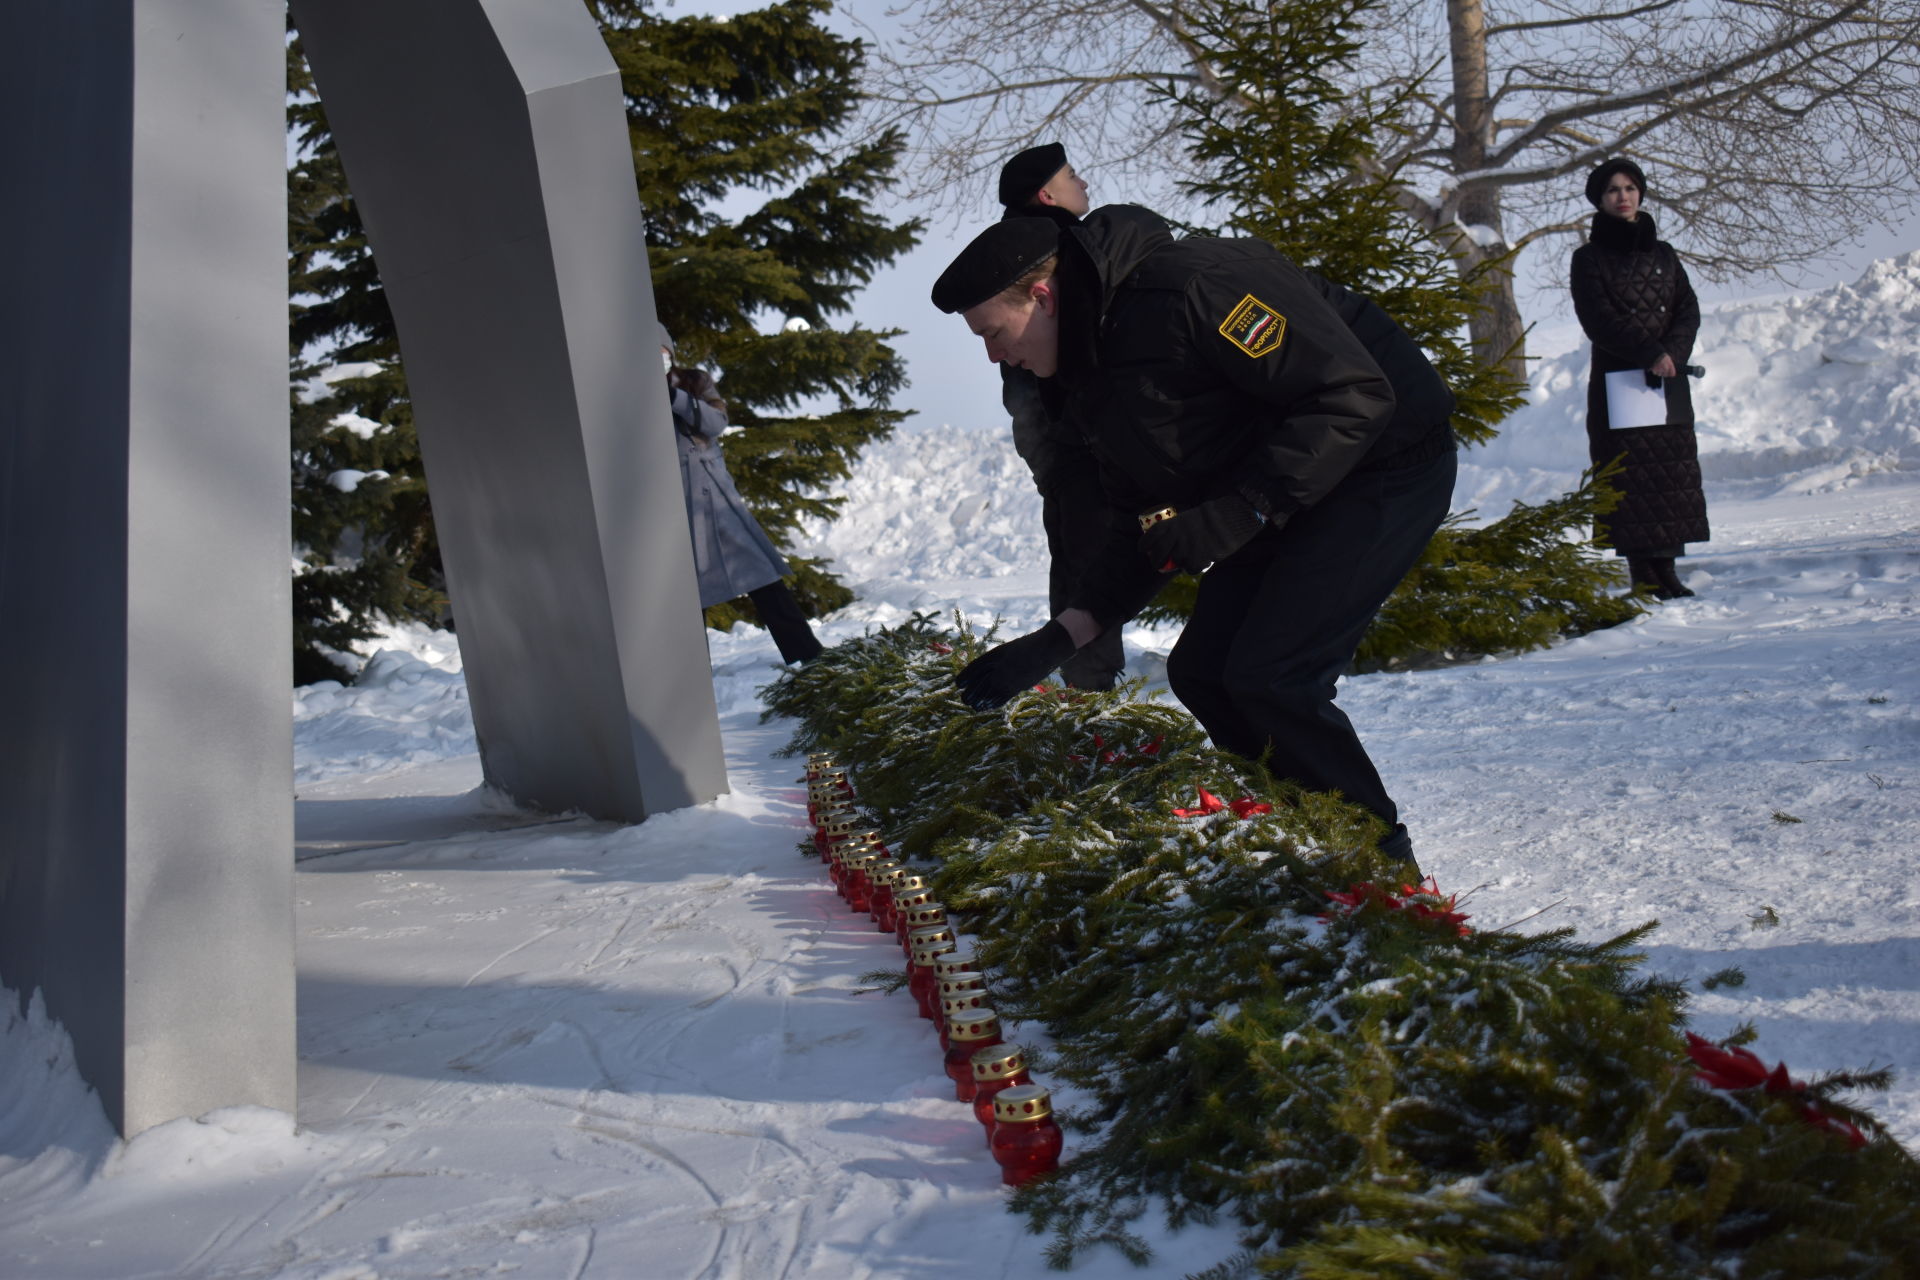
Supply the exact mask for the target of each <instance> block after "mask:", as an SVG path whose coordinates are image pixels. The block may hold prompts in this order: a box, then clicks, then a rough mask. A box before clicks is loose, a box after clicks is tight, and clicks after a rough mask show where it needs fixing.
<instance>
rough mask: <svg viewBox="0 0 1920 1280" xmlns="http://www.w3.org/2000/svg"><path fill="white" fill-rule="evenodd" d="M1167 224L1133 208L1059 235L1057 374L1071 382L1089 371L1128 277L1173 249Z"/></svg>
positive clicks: (1098, 212) (1092, 216)
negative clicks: (1104, 325) (1098, 340)
mask: <svg viewBox="0 0 1920 1280" xmlns="http://www.w3.org/2000/svg"><path fill="white" fill-rule="evenodd" d="M1173 242H1174V241H1173V232H1172V231H1171V230H1170V229H1169V228H1168V227H1167V223H1166V219H1164V218H1162V217H1161V216H1160V215H1159V214H1157V213H1155V212H1154V211H1153V210H1151V209H1144V208H1142V207H1140V206H1139V205H1137V204H1109V205H1102V206H1101V207H1100V208H1098V209H1095V210H1093V211H1092V212H1091V213H1089V214H1088V215H1087V216H1086V217H1084V218H1082V219H1081V220H1080V221H1079V222H1077V223H1075V224H1073V225H1072V226H1069V227H1064V228H1062V230H1061V233H1060V267H1059V270H1058V271H1057V273H1056V275H1055V279H1056V280H1057V281H1058V283H1059V288H1060V293H1061V308H1062V312H1061V322H1060V372H1061V373H1062V374H1064V375H1065V376H1066V378H1067V379H1069V380H1072V379H1073V378H1074V377H1075V376H1076V375H1079V374H1082V373H1084V372H1085V371H1086V370H1089V369H1091V368H1092V367H1093V365H1094V340H1095V338H1096V337H1097V336H1098V334H1099V332H1100V319H1101V317H1102V316H1104V315H1106V313H1107V308H1108V307H1110V306H1112V305H1113V296H1114V294H1115V293H1117V292H1118V291H1119V289H1120V286H1121V285H1122V284H1123V283H1125V281H1126V279H1127V277H1128V276H1130V275H1132V274H1133V273H1134V271H1135V270H1136V269H1137V268H1138V267H1139V266H1140V264H1141V263H1142V262H1145V261H1146V260H1147V259H1148V258H1149V257H1151V256H1152V255H1153V253H1154V252H1155V251H1156V250H1159V249H1164V248H1166V247H1167V246H1168V245H1171V244H1172V243H1173Z"/></svg>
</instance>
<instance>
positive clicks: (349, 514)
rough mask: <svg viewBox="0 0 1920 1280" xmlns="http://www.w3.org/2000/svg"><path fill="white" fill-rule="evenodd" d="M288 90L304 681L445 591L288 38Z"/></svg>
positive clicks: (361, 246)
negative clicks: (389, 622) (292, 151)
mask: <svg viewBox="0 0 1920 1280" xmlns="http://www.w3.org/2000/svg"><path fill="white" fill-rule="evenodd" d="M287 93H288V98H287V131H288V133H289V135H290V137H291V139H292V141H293V143H294V146H295V148H296V158H295V159H294V161H293V162H292V163H291V164H290V165H289V166H288V169H287V293H288V296H289V298H290V299H291V303H290V307H289V311H290V314H289V317H288V340H289V341H288V345H289V366H290V368H289V372H290V390H291V399H292V404H291V406H290V410H291V418H292V439H291V442H290V443H291V451H292V467H293V543H294V556H295V567H294V576H293V663H294V668H293V669H294V679H295V680H296V681H297V682H298V683H301V684H308V683H311V682H313V681H315V680H329V679H344V678H346V677H347V676H348V675H349V674H350V672H349V670H348V669H347V668H346V667H343V666H342V665H340V664H339V663H337V662H336V661H335V660H334V659H333V658H332V657H330V656H329V655H330V654H334V653H338V654H345V653H347V652H348V651H349V650H350V649H351V648H352V647H353V645H354V644H356V643H357V642H359V641H362V640H366V639H369V638H371V637H372V636H374V635H375V634H377V632H378V629H379V626H380V621H381V619H382V618H385V619H390V620H393V621H420V622H432V621H436V620H438V619H440V618H442V617H443V615H444V607H445V604H446V595H445V581H444V578H443V577H442V574H441V570H440V548H439V544H438V542H436V541H435V539H434V534H433V513H432V510H431V508H430V507H429V504H428V502H427V487H426V475H425V472H424V470H423V469H422V467H421V463H420V445H419V442H418V440H417V439H416V438H415V436H414V432H413V409H412V405H411V403H410V402H409V401H408V399H407V387H406V378H405V376H404V374H403V373H402V372H401V369H400V344H399V339H398V338H397V337H396V335H395V332H394V325H393V313H392V312H391V311H390V310H388V308H387V301H386V294H385V292H384V291H383V290H382V289H381V287H380V277H379V274H378V272H377V271H376V270H375V268H374V262H373V255H372V253H371V251H369V249H368V248H367V236H366V231H365V230H364V229H363V228H362V226H361V225H360V215H359V212H358V211H357V210H356V209H355V207H354V203H353V194H352V192H350V191H348V190H347V182H346V175H345V173H344V171H343V170H342V169H341V167H340V155H339V152H338V151H337V150H335V148H334V145H333V135H332V133H331V132H330V131H329V130H328V128H327V118H326V111H325V109H324V108H323V107H322V106H321V104H320V102H319V100H318V99H317V98H316V97H315V96H314V92H313V77H312V75H311V73H310V72H309V71H308V70H307V63H306V58H305V57H304V56H303V55H302V53H301V50H300V42H299V40H298V38H297V37H296V38H295V39H294V40H293V41H291V42H290V43H289V44H288V46H287Z"/></svg>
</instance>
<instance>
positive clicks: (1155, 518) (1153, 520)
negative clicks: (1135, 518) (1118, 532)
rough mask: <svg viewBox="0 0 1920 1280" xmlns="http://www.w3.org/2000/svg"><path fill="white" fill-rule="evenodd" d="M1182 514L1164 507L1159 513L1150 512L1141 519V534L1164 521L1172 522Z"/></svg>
mask: <svg viewBox="0 0 1920 1280" xmlns="http://www.w3.org/2000/svg"><path fill="white" fill-rule="evenodd" d="M1179 514H1180V513H1179V512H1178V511H1176V510H1174V509H1173V508H1172V507H1162V508H1160V509H1159V510H1158V511H1149V512H1146V513H1145V514H1144V515H1142V516H1141V517H1140V532H1142V533H1145V532H1146V531H1147V530H1149V529H1151V528H1153V526H1155V525H1157V524H1159V523H1160V522H1161V521H1162V520H1171V519H1173V518H1174V517H1175V516H1177V515H1179Z"/></svg>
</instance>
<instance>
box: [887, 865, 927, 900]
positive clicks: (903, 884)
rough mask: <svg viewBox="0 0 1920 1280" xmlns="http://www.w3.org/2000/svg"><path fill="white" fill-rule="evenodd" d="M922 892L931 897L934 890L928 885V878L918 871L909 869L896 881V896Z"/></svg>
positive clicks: (894, 891) (894, 887)
mask: <svg viewBox="0 0 1920 1280" xmlns="http://www.w3.org/2000/svg"><path fill="white" fill-rule="evenodd" d="M922 892H924V893H925V894H926V895H927V896H928V897H929V898H931V897H932V896H933V890H932V889H930V888H928V887H927V878H926V877H925V876H923V875H921V874H920V873H919V872H918V871H912V870H909V871H908V872H907V874H906V875H904V876H901V877H900V879H899V880H897V881H895V882H894V886H893V896H894V897H895V898H900V897H902V896H905V895H908V894H915V893H922Z"/></svg>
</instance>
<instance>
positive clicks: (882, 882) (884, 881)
mask: <svg viewBox="0 0 1920 1280" xmlns="http://www.w3.org/2000/svg"><path fill="white" fill-rule="evenodd" d="M903 870H905V868H903V867H902V866H901V865H900V864H899V863H897V862H895V861H894V860H893V859H892V858H888V857H884V856H883V857H882V858H881V859H880V860H879V861H878V862H876V863H874V864H873V865H872V866H870V867H868V868H867V879H869V880H871V881H873V887H874V888H876V889H885V888H887V887H888V886H890V885H892V883H893V878H894V877H895V876H897V875H899V874H900V872H901V871H903Z"/></svg>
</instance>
